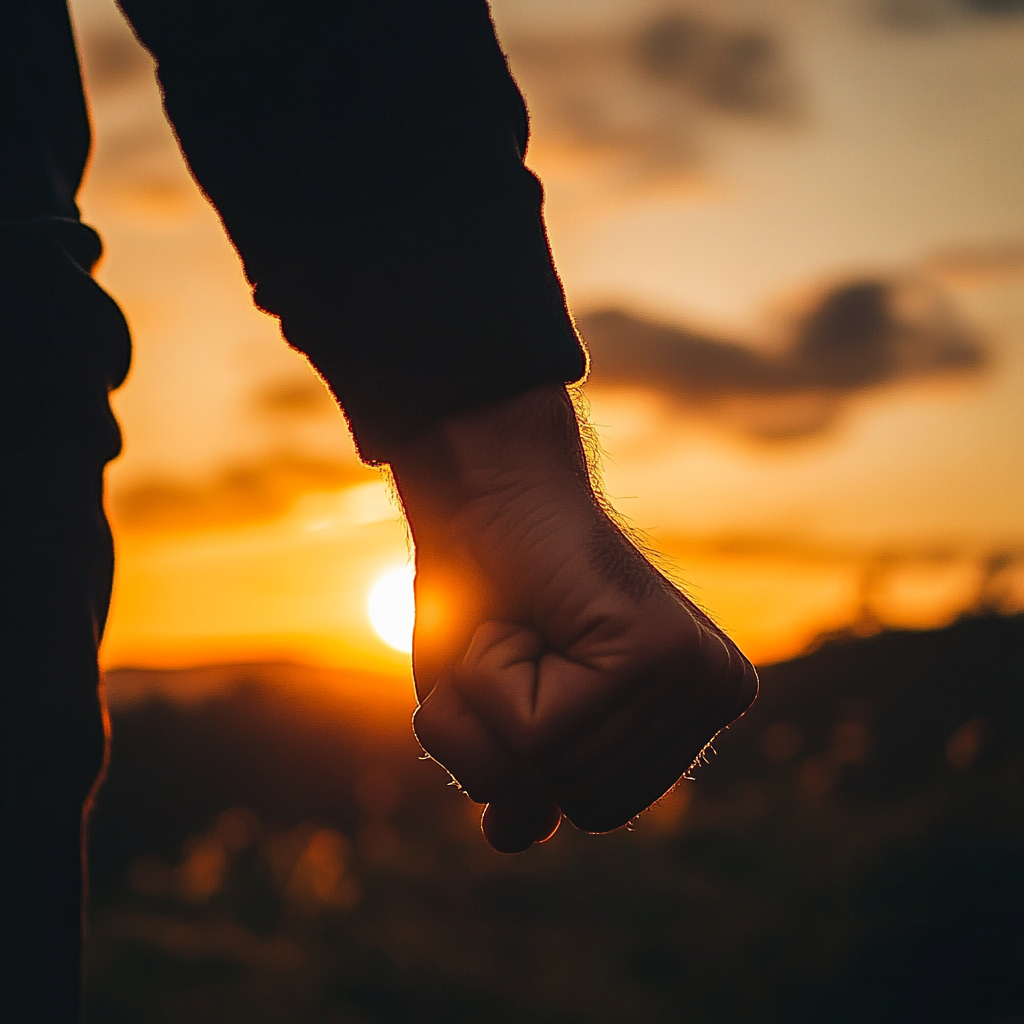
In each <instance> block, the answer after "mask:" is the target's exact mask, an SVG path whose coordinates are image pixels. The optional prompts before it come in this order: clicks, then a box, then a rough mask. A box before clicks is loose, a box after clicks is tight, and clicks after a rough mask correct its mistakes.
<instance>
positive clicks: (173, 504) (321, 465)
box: [110, 451, 380, 530]
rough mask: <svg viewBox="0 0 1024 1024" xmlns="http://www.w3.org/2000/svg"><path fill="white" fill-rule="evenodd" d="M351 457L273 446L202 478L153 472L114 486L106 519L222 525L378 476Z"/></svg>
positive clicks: (147, 524)
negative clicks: (278, 449) (261, 454)
mask: <svg viewBox="0 0 1024 1024" xmlns="http://www.w3.org/2000/svg"><path fill="white" fill-rule="evenodd" d="M379 480H380V474H379V472H377V471H376V470H373V469H368V468H367V467H366V466H363V465H362V464H361V463H359V462H358V461H357V460H356V459H355V456H354V455H353V456H352V457H351V458H350V459H336V460H332V459H325V458H312V457H310V456H307V455H299V454H296V453H294V452H287V451H281V452H273V453H270V454H268V455H266V456H265V457H264V458H262V459H256V460H252V461H249V462H236V463H232V464H230V465H226V466H224V467H223V468H221V469H220V470H219V471H218V472H217V473H215V474H213V475H212V476H210V477H207V478H206V479H202V480H198V481H196V480H188V479H186V478H182V477H176V476H153V477H150V478H149V479H145V480H142V481H141V482H137V483H135V484H132V485H129V486H126V487H123V488H121V489H120V490H118V491H115V492H114V494H113V495H112V496H111V502H110V505H111V519H112V520H113V522H114V524H115V526H116V527H117V528H119V529H126V530H180V529H186V530H187V529H196V528H202V527H216V526H227V525H229V524H237V523H241V522H252V521H258V520H266V519H273V518H275V517H277V516H280V515H283V514H284V513H285V512H287V511H288V509H289V508H291V507H292V505H293V504H294V503H295V501H296V499H297V498H299V497H300V496H301V495H303V494H306V493H308V492H310V491H333V490H338V489H340V488H342V487H348V486H351V485H353V484H364V483H367V482H372V481H379Z"/></svg>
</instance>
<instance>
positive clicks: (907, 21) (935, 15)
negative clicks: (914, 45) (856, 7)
mask: <svg viewBox="0 0 1024 1024" xmlns="http://www.w3.org/2000/svg"><path fill="white" fill-rule="evenodd" d="M874 10H875V13H876V15H877V17H878V20H879V21H881V23H882V24H883V25H885V26H886V27H889V28H895V29H903V30H907V29H910V30H913V29H929V28H936V27H941V26H943V25H954V24H956V23H957V22H958V21H963V20H964V19H966V18H979V17H980V18H994V17H1000V16H1003V17H1005V16H1013V15H1020V14H1024V0H877V3H876V6H875V8H874Z"/></svg>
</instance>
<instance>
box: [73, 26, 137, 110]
mask: <svg viewBox="0 0 1024 1024" xmlns="http://www.w3.org/2000/svg"><path fill="white" fill-rule="evenodd" d="M79 50H80V52H81V56H82V65H83V68H82V70H83V74H84V77H85V80H86V82H87V83H88V86H89V91H90V92H91V93H94V94H101V95H102V94H106V93H110V92H114V91H118V90H124V89H131V88H136V87H138V86H139V85H140V83H143V82H148V81H149V80H150V79H152V77H153V73H154V72H153V59H152V58H151V57H150V56H149V54H148V53H147V52H146V51H145V49H144V48H143V47H142V46H141V45H140V44H139V42H138V40H137V39H136V38H135V36H134V35H132V31H131V29H130V28H129V27H128V25H127V23H126V22H124V21H122V20H121V19H117V20H116V21H115V20H111V21H109V22H105V23H104V24H101V25H96V26H94V27H92V28H90V29H88V30H87V31H85V32H83V33H82V36H81V39H80V40H79Z"/></svg>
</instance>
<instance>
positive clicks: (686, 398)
mask: <svg viewBox="0 0 1024 1024" xmlns="http://www.w3.org/2000/svg"><path fill="white" fill-rule="evenodd" d="M579 326H580V330H581V332H582V334H583V336H584V338H585V339H586V341H587V345H588V347H589V349H590V353H591V360H592V366H591V376H590V380H589V382H588V386H589V387H594V388H600V387H620V388H621V387H638V388H644V389H647V390H651V391H656V392H661V393H662V394H665V395H667V396H668V397H670V398H671V399H672V400H673V401H674V402H675V403H676V404H677V405H679V406H681V407H686V408H688V409H690V410H694V411H698V412H701V413H703V414H705V415H709V416H713V417H717V418H718V419H719V420H720V421H722V422H731V424H732V425H733V426H736V427H738V428H740V429H741V430H743V431H744V432H745V433H747V434H750V435H752V436H757V437H762V438H766V439H771V438H786V437H797V436H802V435H807V434H811V433H814V432H816V431H820V430H822V429H824V428H825V427H827V426H828V425H829V424H830V423H831V422H832V421H833V420H834V419H835V417H836V415H837V414H838V412H839V411H840V409H841V408H842V405H843V402H844V400H845V399H847V398H848V397H849V396H851V395H853V394H856V393H858V392H861V391H864V390H866V389H869V388H876V387H880V386H883V385H891V384H896V383H899V382H902V381H907V380H911V379H915V378H922V377H927V376H932V375H935V374H940V373H946V374H948V373H964V372H966V371H969V370H974V369H976V368H978V367H979V366H980V365H981V364H982V363H983V361H984V355H983V352H982V349H981V348H980V346H979V344H978V341H977V339H976V338H975V336H974V335H973V334H972V333H971V332H970V331H969V330H968V329H967V328H966V327H965V326H964V325H963V324H962V323H961V322H960V320H959V319H958V318H957V316H956V315H955V313H954V312H953V310H952V309H951V308H950V306H949V305H948V303H947V302H946V301H945V299H944V297H943V296H942V294H941V293H940V292H939V291H937V290H936V289H935V288H934V287H931V286H928V285H926V284H925V283H923V282H914V281H909V280H908V281H904V282H887V281H882V280H860V281H853V282H849V283H846V284H842V285H840V286H838V287H835V288H833V289H832V290H830V291H829V292H828V293H827V294H825V296H824V297H823V298H822V299H821V300H820V301H819V302H818V304H817V305H816V306H815V307H814V308H813V309H812V310H811V311H810V312H809V313H808V314H807V315H806V316H805V317H804V318H803V319H802V320H801V321H800V322H799V323H798V324H796V326H795V328H794V330H793V332H792V336H791V339H790V343H789V344H788V346H787V347H786V348H785V350H784V351H783V352H781V353H780V354H777V355H770V354H765V353H764V352H760V351H758V350H757V349H755V348H753V347H752V346H750V345H747V344H742V343H740V342H738V341H736V340H731V339H723V338H716V337H712V336H711V335H707V334H702V333H700V332H697V331H693V330H690V329H688V328H686V327H682V326H676V325H670V324H665V323H659V322H656V321H654V320H650V319H647V318H645V317H643V316H638V315H636V314H633V313H629V312H625V311H623V310H619V309H605V310H599V311H596V312H593V313H589V314H586V315H583V316H581V317H580V318H579Z"/></svg>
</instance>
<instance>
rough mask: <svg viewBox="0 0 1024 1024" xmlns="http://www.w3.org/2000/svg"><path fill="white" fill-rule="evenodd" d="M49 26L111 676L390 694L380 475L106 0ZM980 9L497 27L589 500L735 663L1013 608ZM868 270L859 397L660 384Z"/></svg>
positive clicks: (998, 158) (1014, 46) (1013, 424)
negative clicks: (322, 675)
mask: <svg viewBox="0 0 1024 1024" xmlns="http://www.w3.org/2000/svg"><path fill="white" fill-rule="evenodd" d="M72 6H73V10H74V12H75V17H76V24H77V29H78V32H79V37H80V43H81V46H82V49H83V56H84V62H85V68H86V78H87V90H88V93H89V97H90V102H91V105H92V112H93V120H94V132H95V150H94V156H93V161H92V164H91V167H90V170H89V173H88V177H87V180H86V185H85V188H84V190H83V193H82V195H81V206H82V209H83V215H84V217H85V219H86V220H87V221H89V222H90V223H92V224H93V225H94V226H96V227H97V229H98V230H99V231H100V233H101V234H102V236H103V237H104V240H105V244H106V256H105V258H104V261H103V263H102V265H101V267H100V269H99V272H98V276H99V279H100V281H101V283H102V284H103V285H104V286H105V287H106V288H107V289H108V290H109V291H110V292H111V294H113V295H114V297H115V298H116V299H117V300H118V301H119V302H120V303H121V305H122V307H123V309H124V310H125V313H126V315H127V317H128V320H129V323H130V325H131V328H132V332H133V336H134V342H135V355H134V363H133V367H132V371H131V374H130V376H129V378H128V381H127V383H126V384H125V386H124V387H123V388H122V389H121V390H120V391H119V392H118V393H117V395H116V396H115V400H114V404H115V409H116V412H117V414H118V416H119V418H120V420H121V423H122V426H123V429H124V432H125V435H126V444H125V451H124V454H123V455H122V456H121V457H120V458H119V459H118V460H117V462H116V463H115V464H114V465H113V466H112V467H111V470H110V473H109V508H110V513H111V518H112V521H113V524H114V528H115V536H116V539H117V549H118V556H119V562H118V571H117V577H116V583H115V592H114V603H113V609H112V615H111V621H110V625H109V627H108V633H107V637H106V640H105V643H104V649H103V659H104V662H105V664H106V665H107V666H108V667H114V666H124V665H135V666H183V665H193V664H200V663H210V662H218V661H244V660H266V659H272V660H298V661H304V662H311V663H321V664H330V665H340V666H347V667H352V668H364V669H368V670H373V671H375V672H385V673H387V672H393V673H395V674H396V676H398V675H400V674H401V673H402V672H403V671H405V666H406V662H407V656H406V655H403V654H402V653H400V652H398V651H396V650H394V649H392V648H390V647H389V646H387V645H386V644H385V643H384V642H383V641H382V640H381V639H380V638H379V637H378V636H377V635H376V633H375V632H374V630H373V628H372V626H371V624H370V620H369V616H368V609H367V601H368V595H369V593H370V590H371V588H372V587H373V585H374V583H375V582H376V581H377V580H378V579H379V578H380V577H381V575H382V574H384V573H385V572H387V571H390V570H392V569H395V568H397V567H399V566H401V565H403V564H404V563H405V562H406V560H407V555H408V546H407V541H406V537H405V532H404V529H403V526H402V524H401V521H400V519H399V516H398V514H397V511H396V510H395V508H394V506H393V505H391V504H390V502H389V500H388V496H387V491H386V489H385V487H384V484H383V483H382V482H381V480H380V478H379V476H378V474H377V473H376V472H375V471H372V470H369V469H366V468H365V467H362V466H360V465H359V463H358V462H357V460H356V458H355V456H354V454H353V451H352V446H351V442H350V440H349V438H348V435H347V431H346V429H345V426H344V424H343V422H342V420H341V417H340V415H338V413H337V412H336V411H335V409H334V408H333V406H332V403H331V401H330V399H329V397H328V396H327V394H326V393H325V392H324V389H323V387H322V385H321V384H320V383H319V381H318V380H317V379H316V378H315V376H314V375H313V374H312V373H311V371H310V370H309V369H308V367H307V365H306V364H305V361H304V359H303V358H301V357H300V356H298V355H297V354H295V353H294V352H292V351H290V350H289V349H288V348H287V346H286V345H285V344H284V343H283V341H282V340H281V337H280V332H279V329H278V325H277V322H276V321H275V320H273V319H271V318H269V317H267V316H265V315H263V314H261V313H259V312H258V311H256V310H255V309H254V308H253V306H252V304H251V299H250V295H249V291H248V287H247V285H246V282H245V279H244V277H243V275H242V272H241V268H240V264H239V262H238V259H237V257H236V256H235V254H234V252H233V250H232V248H231V246H230V244H229V243H228V242H227V241H226V239H225V237H224V234H223V231H222V229H221V227H220V224H219V222H218V220H217V217H216V214H215V213H214V212H213V211H212V210H211V209H210V208H209V207H208V205H207V204H206V202H205V200H204V199H203V198H202V196H201V195H200V194H199V193H198V191H197V190H196V188H195V186H194V185H193V183H192V181H191V179H190V177H189V175H188V172H187V170H186V168H185V166H184V164H183V163H182V160H181V158H180V156H179V154H178V151H177V148H176V145H175V142H174V138H173V135H172V133H171V131H170V129H169V128H168V127H167V126H166V123H165V122H164V120H163V116H162V112H161V109H160V99H159V93H158V90H157V87H156V85H155V82H154V79H153V76H152V68H151V65H150V62H149V60H148V58H147V57H146V55H145V54H144V52H143V51H141V49H140V48H139V47H138V45H137V44H136V43H135V42H134V41H133V39H132V37H131V35H130V32H129V30H128V29H127V28H126V27H125V26H124V23H123V21H121V19H120V16H119V14H118V13H117V11H116V8H115V7H114V5H113V2H112V0H75V3H73V5H72ZM984 6H985V5H984V4H981V3H973V4H972V3H967V2H964V3H959V4H958V3H954V2H952V0H890V2H887V3H881V2H875V0H836V2H834V3H828V4H822V3H820V2H818V0H784V2H780V0H774V2H773V0H714V2H712V0H706V2H699V3H688V4H685V5H681V4H666V3H657V4H654V3H643V2H640V0H574V2H570V0H501V2H500V3H495V4H494V13H495V20H496V22H497V24H498V29H499V35H500V37H501V39H502V42H503V44H504V46H505V48H506V50H507V51H508V53H509V56H510V60H511V65H512V68H513V71H514V73H515V74H516V76H517V78H518V80H519V82H520V85H521V87H522V89H523V91H524V93H525V95H526V98H527V101H528V103H529V105H530V108H531V113H532V118H533V137H532V141H531V145H530V151H529V154H528V159H527V162H528V163H529V165H530V166H531V167H532V168H533V169H534V170H535V171H536V172H537V173H538V174H539V175H540V177H541V178H542V180H543V182H544V184H545V188H546V193H547V206H546V212H547V220H548V226H549V232H550V235H551V241H552V246H553V249H554V252H555V258H556V262H557V265H558V268H559V271H560V273H561V275H562V279H563V282H564V284H565V287H566V291H567V294H568V296H569V301H570V305H571V307H572V309H573V311H574V313H575V314H576V315H577V317H578V319H579V322H580V324H581V327H582V329H583V332H584V334H585V335H586V334H587V332H588V329H589V330H592V331H593V332H594V350H595V370H594V376H593V383H592V386H591V388H590V389H589V390H590V402H591V406H592V419H593V422H594V423H595V424H596V425H597V427H598V430H599V432H600V436H601V440H602V443H603V445H604V448H605V450H606V453H607V454H606V464H605V485H606V488H607V491H608V493H609V494H610V496H611V497H612V499H613V501H614V503H615V504H616V506H617V507H618V508H619V509H620V510H621V511H622V512H624V513H625V514H626V515H627V516H629V517H630V519H631V520H632V521H633V522H634V524H635V525H636V526H637V527H638V528H639V529H641V530H642V531H644V532H645V533H646V535H647V538H648V541H649V542H650V543H651V544H652V545H653V546H654V547H655V548H656V549H658V550H659V551H661V552H662V553H664V554H665V555H666V556H667V557H668V558H669V559H671V560H672V562H673V564H674V566H675V567H676V568H675V572H676V574H677V575H678V577H679V578H680V579H681V580H683V581H685V582H686V584H687V586H688V587H689V588H690V590H691V592H692V594H693V595H694V597H695V598H696V599H697V600H698V601H700V602H701V603H702V604H703V605H705V606H706V607H707V608H708V609H709V610H710V611H711V612H712V613H713V614H714V615H715V616H716V617H717V618H718V619H719V620H720V621H721V622H722V623H723V625H725V626H726V628H727V629H729V630H730V631H731V632H732V633H733V634H734V635H735V637H736V638H737V639H738V640H739V642H740V643H741V645H743V646H744V647H745V648H746V650H747V651H748V653H749V654H750V655H751V656H752V657H753V658H754V659H755V660H758V661H762V662H765V661H769V660H775V659H778V658H782V657H787V656H790V655H792V654H794V653H797V652H798V651H800V650H801V649H803V648H804V647H805V646H806V645H807V643H808V642H810V641H811V640H812V639H813V638H814V637H815V636H817V635H818V634H820V633H821V632H822V631H826V630H831V629H837V628H841V627H844V626H848V625H850V624H851V623H854V622H857V621H860V622H862V624H863V625H864V628H868V627H869V625H870V622H872V621H877V622H881V623H885V624H892V625H909V626H934V625H939V624H942V623H944V622H948V621H949V620H950V619H951V618H953V617H955V616H956V615H957V614H959V613H960V612H962V611H963V610H965V609H967V608H969V607H972V606H974V605H975V604H976V603H977V602H978V601H979V600H980V599H984V600H987V601H988V602H989V603H990V604H995V605H998V606H999V607H1002V608H1004V609H1006V610H1009V609H1011V608H1019V607H1022V606H1024V515H1022V509H1024V459H1022V441H1024V404H1022V402H1021V397H1022V394H1024V118H1022V117H1021V113H1020V112H1021V110H1022V109H1024V70H1022V69H1024V18H1021V17H1013V16H995V15H986V14H983V13H978V12H979V10H980V9H982V8H984ZM864 280H871V281H875V282H878V283H879V284H880V285H881V286H883V287H884V288H885V289H887V291H886V294H887V295H888V296H889V301H890V305H891V308H892V311H893V313H892V315H893V317H894V322H898V323H899V324H901V325H904V327H905V330H904V333H903V335H901V337H905V338H907V339H909V341H907V342H906V346H904V348H905V351H904V349H901V350H900V352H899V353H896V354H897V355H898V356H899V358H896V359H895V360H894V361H893V363H892V366H893V367H894V368H893V369H891V370H890V371H889V372H887V373H886V374H885V375H883V376H880V377H877V378H870V379H869V378H864V379H860V378H858V379H857V380H859V383H858V382H857V380H855V381H854V382H853V383H847V384H845V385H842V386H835V385H831V386H828V387H826V386H825V385H823V384H821V383H820V382H818V383H815V381H814V380H811V381H810V383H805V384H803V385H801V386H800V387H795V386H789V385H787V386H786V387H781V388H780V386H778V385H777V384H756V383H755V384H753V385H751V384H749V382H748V384H747V385H745V386H743V387H740V386H739V385H738V384H737V383H736V379H735V376H733V377H730V376H729V375H728V373H727V372H726V371H721V373H720V375H719V377H716V378H714V382H713V384H714V386H713V388H712V392H713V393H711V392H709V393H708V394H709V395H710V397H708V395H703V396H702V395H696V394H695V393H694V392H693V390H692V389H690V388H687V386H686V385H687V380H686V376H685V374H680V373H676V374H675V376H674V375H673V367H675V366H676V363H675V362H674V360H675V358H676V356H675V355H674V354H673V353H677V352H684V350H685V352H691V351H692V352H693V353H696V354H695V355H693V358H694V359H697V358H698V356H699V357H700V358H705V357H706V353H707V351H708V350H707V347H706V346H705V347H703V348H702V347H701V343H698V342H695V341H693V339H694V338H698V339H710V340H714V341H720V342H721V343H722V345H723V349H722V351H729V352H733V351H734V347H738V348H736V349H735V351H737V352H739V355H738V356H736V359H737V360H739V362H738V364H737V365H746V363H744V362H743V360H744V359H746V360H747V362H750V364H751V365H752V366H767V367H769V368H770V373H769V371H768V370H765V371H764V374H768V376H764V374H762V376H763V377H764V379H765V380H767V379H769V377H771V374H775V375H776V377H777V376H778V374H779V373H783V372H784V370H785V367H787V366H790V367H792V366H796V365H797V363H798V360H797V358H796V356H794V355H793V353H794V352H797V347H796V346H797V345H798V342H799V339H800V337H802V335H801V333H800V332H801V327H800V324H801V323H803V322H805V318H806V317H807V315H808V314H809V312H810V311H812V310H813V309H815V308H816V307H818V306H819V304H820V303H821V302H822V301H823V299H824V297H825V296H827V295H829V294H833V293H836V292H837V290H839V289H841V288H842V287H843V286H845V285H848V284H852V283H855V282H859V281H864ZM609 310H614V311H616V312H617V313H618V314H620V315H619V316H618V318H617V319H614V318H610V317H608V316H605V317H604V319H602V318H601V317H600V316H598V314H599V313H601V312H602V311H604V312H605V313H607V311H609ZM613 323H614V324H618V325H619V326H618V327H616V328H615V330H614V331H612V330H611V329H610V328H609V329H608V330H607V331H606V333H607V337H605V335H604V334H602V335H601V336H600V338H599V337H598V332H599V330H601V325H602V324H604V325H606V326H607V325H608V324H613ZM652 324H653V325H655V327H657V328H658V329H661V330H662V335H664V336H665V337H667V338H668V339H669V342H668V343H667V348H666V347H665V346H662V347H661V348H657V347H653V348H650V350H649V353H650V359H649V365H648V364H646V363H645V364H644V366H645V367H646V369H644V373H646V374H647V375H646V376H644V374H643V373H641V372H640V369H637V368H636V367H634V368H633V369H635V370H636V372H633V370H632V369H631V368H630V359H633V358H634V356H633V353H635V352H637V351H639V349H636V348H633V347H631V345H632V344H633V340H635V337H637V336H638V335H636V332H637V331H640V330H643V329H645V328H644V326H643V325H647V326H648V327H650V325H652ZM588 325H590V327H588ZM638 325H639V326H638ZM616 331H617V332H618V333H616ZM630 332H633V334H631V333H630ZM662 335H659V337H661V336H662ZM631 339H632V340H631ZM951 339H952V340H951ZM598 341H600V347H599V345H598ZM954 342H956V344H959V345H960V349H959V350H958V351H969V352H972V353H975V354H976V355H975V357H972V358H973V361H971V360H966V361H964V360H961V361H960V362H959V363H958V362H957V361H956V360H955V359H953V358H952V357H951V356H949V352H951V351H954V349H955V346H954ZM673 345H675V346H676V348H673V347H672V346H673ZM687 346H689V347H687ZM907 346H909V347H907ZM951 346H952V347H951ZM645 351H647V350H645ZM715 351H717V350H715ZM601 352H607V353H608V354H607V356H606V357H605V360H604V363H603V364H602V361H601V358H600V354H601ZM622 352H629V353H631V355H630V356H627V357H625V358H622V357H621V353H622ZM666 352H667V353H668V354H667V355H666ZM908 352H909V353H910V355H907V353H908ZM701 353H704V354H705V355H700V354H701ZM744 353H746V355H744ZM684 354H685V353H684ZM680 358H682V356H680ZM659 360H660V361H659ZM787 360H788V362H787ZM602 365H603V366H604V369H603V370H602ZM701 365H703V364H701ZM709 365H710V364H709ZM716 365H717V364H716ZM801 365H802V364H801ZM773 367H774V368H775V369H771V368H773ZM780 367H781V368H782V369H779V368H780ZM641 369H643V368H641ZM709 372H710V371H709ZM716 372H718V371H716ZM786 372H789V371H786ZM794 372H795V371H794ZM758 379H761V378H758ZM771 379H772V380H774V379H775V377H771ZM801 379H802V378H801ZM787 388H788V390H787ZM986 567H987V568H986ZM983 591H984V593H982V592H983Z"/></svg>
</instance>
